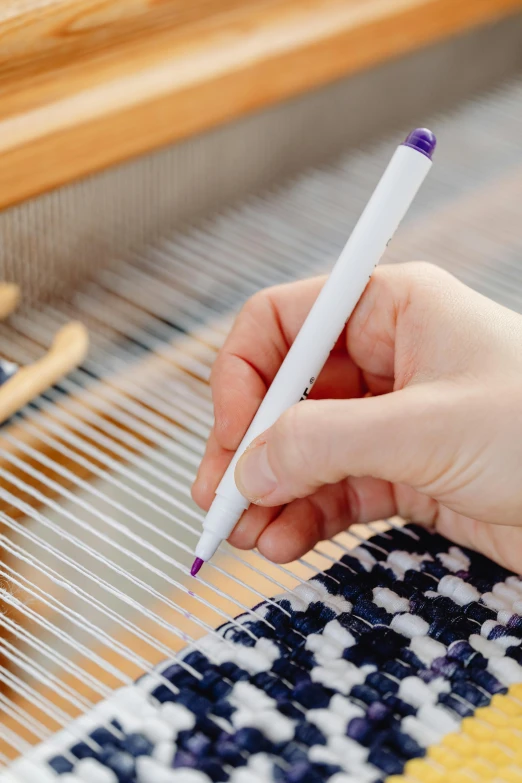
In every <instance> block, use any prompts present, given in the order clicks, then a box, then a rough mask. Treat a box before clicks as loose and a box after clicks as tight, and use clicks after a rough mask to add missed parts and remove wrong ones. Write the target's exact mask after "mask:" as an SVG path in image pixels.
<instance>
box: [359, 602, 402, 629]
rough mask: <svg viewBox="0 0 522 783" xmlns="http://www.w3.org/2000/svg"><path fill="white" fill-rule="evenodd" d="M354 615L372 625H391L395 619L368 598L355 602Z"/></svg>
mask: <svg viewBox="0 0 522 783" xmlns="http://www.w3.org/2000/svg"><path fill="white" fill-rule="evenodd" d="M353 613H354V614H356V615H357V616H358V617H362V619H363V620H366V622H367V623H371V624H372V625H389V624H390V623H391V621H392V619H393V615H391V614H390V613H389V612H387V611H386V610H385V609H383V608H382V607H380V606H376V605H375V604H374V603H373V601H370V600H368V599H367V598H359V599H358V600H357V601H356V602H355V605H354V607H353Z"/></svg>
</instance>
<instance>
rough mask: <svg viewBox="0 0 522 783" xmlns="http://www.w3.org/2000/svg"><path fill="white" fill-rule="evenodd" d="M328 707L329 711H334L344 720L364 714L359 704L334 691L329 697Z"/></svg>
mask: <svg viewBox="0 0 522 783" xmlns="http://www.w3.org/2000/svg"><path fill="white" fill-rule="evenodd" d="M328 709H329V710H330V711H331V712H335V713H336V714H337V715H341V717H343V718H344V719H345V720H346V721H349V720H351V719H352V718H358V717H361V716H362V715H364V710H363V709H362V708H361V707H359V705H357V704H355V703H354V702H352V701H350V700H349V699H347V698H346V697H345V696H342V695H341V694H340V693H336V694H335V695H334V696H332V698H331V699H330V704H329V705H328Z"/></svg>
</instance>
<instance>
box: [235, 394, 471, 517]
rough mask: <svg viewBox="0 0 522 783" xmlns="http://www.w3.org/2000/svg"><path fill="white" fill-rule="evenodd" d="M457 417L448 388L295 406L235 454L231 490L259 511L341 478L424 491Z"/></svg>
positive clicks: (445, 455)
mask: <svg viewBox="0 0 522 783" xmlns="http://www.w3.org/2000/svg"><path fill="white" fill-rule="evenodd" d="M465 418H466V417H465V416H464V415H463V406H462V405H461V404H459V403H458V395H456V393H455V388H454V387H453V390H450V389H445V388H444V386H443V384H422V385H419V386H417V387H408V388H406V389H403V390H401V391H396V392H391V393H390V394H385V395H382V396H379V397H366V398H363V399H350V400H321V401H312V400H309V401H306V402H301V403H299V404H298V405H295V406H294V407H293V408H290V409H289V410H288V411H287V412H286V413H284V414H283V415H282V416H281V418H280V419H279V420H278V421H277V422H276V423H275V424H274V425H273V427H271V428H270V429H269V430H267V431H266V432H265V433H264V434H263V435H261V436H260V437H259V438H257V439H256V440H255V441H254V443H253V444H252V445H251V446H250V447H249V448H248V449H247V451H246V452H245V453H244V454H243V456H242V457H241V459H240V460H239V462H238V464H237V466H236V472H235V478H236V482H237V486H238V488H239V490H240V492H241V493H242V494H243V495H244V496H245V497H246V498H248V499H249V500H250V501H251V502H253V503H257V504H258V505H263V506H279V505H284V504H286V503H289V502H290V501H292V500H294V499H296V498H302V497H306V496H308V495H311V494H312V493H313V492H315V491H316V490H317V489H318V488H319V487H321V486H322V485H324V484H336V483H337V482H339V481H342V480H343V479H345V478H347V477H348V476H355V477H358V476H371V477H373V478H379V479H384V480H386V481H390V482H392V483H399V484H408V485H410V486H412V487H414V488H416V489H425V490H426V489H427V487H428V486H429V485H430V483H432V482H436V481H439V480H440V478H441V476H443V475H444V473H445V471H447V470H450V468H451V465H453V464H454V462H455V458H456V456H457V453H458V450H459V448H460V444H461V443H462V442H463V427H464V426H465V425H464V419H465Z"/></svg>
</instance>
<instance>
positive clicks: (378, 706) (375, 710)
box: [366, 701, 391, 723]
mask: <svg viewBox="0 0 522 783" xmlns="http://www.w3.org/2000/svg"><path fill="white" fill-rule="evenodd" d="M366 715H367V717H368V719H369V720H371V721H373V722H375V723H381V722H382V721H385V720H386V719H387V718H389V717H390V715H391V708H390V707H389V706H388V705H387V704H384V702H382V701H374V702H373V704H370V706H369V707H368V712H367V713H366Z"/></svg>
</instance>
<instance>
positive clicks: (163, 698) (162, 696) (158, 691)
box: [151, 685, 176, 704]
mask: <svg viewBox="0 0 522 783" xmlns="http://www.w3.org/2000/svg"><path fill="white" fill-rule="evenodd" d="M151 695H152V696H153V698H154V699H156V701H159V702H160V704H165V702H168V701H176V694H175V693H173V691H172V690H171V689H170V688H169V687H168V686H167V685H158V686H157V687H156V688H154V689H153V690H152V691H151Z"/></svg>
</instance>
